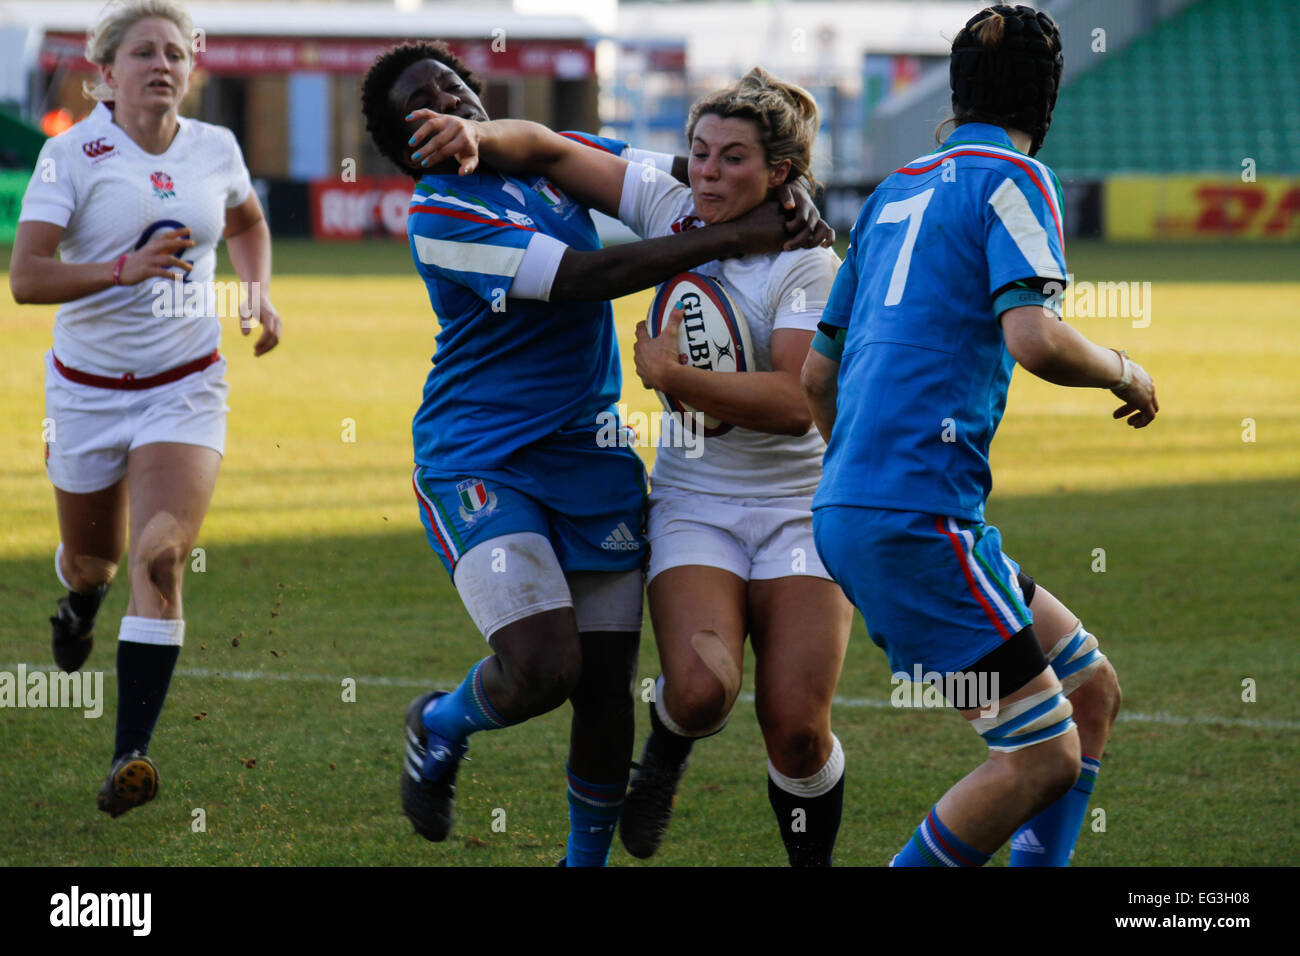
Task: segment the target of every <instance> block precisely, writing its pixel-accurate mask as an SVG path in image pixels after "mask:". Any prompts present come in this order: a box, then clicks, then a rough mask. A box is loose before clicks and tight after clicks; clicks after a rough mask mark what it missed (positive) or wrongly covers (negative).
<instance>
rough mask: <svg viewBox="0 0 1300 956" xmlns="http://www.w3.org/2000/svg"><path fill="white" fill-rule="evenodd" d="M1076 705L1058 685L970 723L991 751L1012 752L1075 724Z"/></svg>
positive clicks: (1059, 734)
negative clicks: (1072, 715)
mask: <svg viewBox="0 0 1300 956" xmlns="http://www.w3.org/2000/svg"><path fill="white" fill-rule="evenodd" d="M1073 713H1074V707H1073V706H1072V705H1071V704H1070V702H1069V701H1068V700H1066V699H1065V695H1064V694H1063V693H1062V692H1061V691H1060V690H1059V689H1055V688H1051V689H1048V690H1042V691H1039V692H1038V693H1037V694H1031V695H1030V696H1028V697H1026V698H1024V699H1023V700H1018V701H1016V702H1015V703H1014V704H1010V705H1008V706H1006V707H1001V708H999V709H998V712H997V713H996V714H995V715H993V716H991V717H976V718H975V719H974V720H972V721H971V722H970V723H971V726H972V727H974V728H975V732H976V733H977V734H979V735H980V736H981V737H983V738H984V742H985V743H986V744H988V748H989V750H996V751H998V752H999V753H1013V752H1015V751H1017V750H1023V749H1024V748H1026V747H1032V746H1033V745H1034V744H1040V743H1042V742H1043V741H1044V740H1051V739H1052V738H1053V737H1059V736H1061V734H1064V733H1066V732H1068V731H1069V729H1070V728H1071V727H1073V726H1074V719H1073V717H1071V714H1073Z"/></svg>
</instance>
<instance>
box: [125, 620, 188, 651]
mask: <svg viewBox="0 0 1300 956" xmlns="http://www.w3.org/2000/svg"><path fill="white" fill-rule="evenodd" d="M117 639H118V640H119V641H132V642H134V643H136V644H164V645H171V646H173V647H180V646H181V645H182V644H184V643H185V619H184V618H176V619H175V620H170V621H162V620H159V619H158V618H156V617H135V616H134V615H130V616H127V617H124V618H122V627H121V629H120V630H119V631H118V632H117Z"/></svg>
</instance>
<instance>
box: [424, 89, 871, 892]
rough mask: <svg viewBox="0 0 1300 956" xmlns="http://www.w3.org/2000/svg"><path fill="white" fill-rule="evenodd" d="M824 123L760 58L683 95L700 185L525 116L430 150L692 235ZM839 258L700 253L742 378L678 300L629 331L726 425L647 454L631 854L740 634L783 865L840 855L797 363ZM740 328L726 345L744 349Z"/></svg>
mask: <svg viewBox="0 0 1300 956" xmlns="http://www.w3.org/2000/svg"><path fill="white" fill-rule="evenodd" d="M816 130H817V106H816V103H815V102H814V101H813V99H812V97H811V96H809V95H808V93H807V92H805V91H804V90H802V89H800V88H799V87H796V86H793V85H790V84H787V83H783V82H781V81H780V80H778V79H776V78H775V77H773V76H771V75H769V74H768V73H766V72H764V71H763V70H762V69H754V70H752V71H751V72H750V73H749V74H747V75H746V76H745V77H744V78H743V79H742V80H740V81H739V82H737V83H736V84H734V85H732V86H730V87H728V88H726V89H723V90H720V91H718V92H716V93H713V94H711V95H709V96H707V97H705V98H704V99H702V100H701V101H699V102H697V103H696V104H695V105H694V107H693V108H692V110H691V113H690V118H689V121H688V126H687V138H688V141H689V146H690V161H689V173H690V186H689V187H687V186H685V185H683V184H681V183H678V182H676V181H674V180H673V179H672V178H670V177H669V176H667V175H665V174H663V173H661V172H657V171H656V170H654V169H651V168H649V167H646V166H640V165H635V164H633V165H627V164H625V163H623V161H622V160H619V159H617V158H616V157H612V156H609V155H606V154H602V153H599V152H597V151H594V150H581V149H580V147H578V146H576V145H575V144H568V143H566V141H565V140H563V139H562V138H561V137H559V136H556V135H555V134H552V133H550V132H549V131H547V130H545V129H544V128H543V127H537V126H535V125H534V124H523V123H513V124H510V123H493V124H473V123H468V124H467V123H460V122H451V123H440V124H438V133H437V135H436V136H435V137H434V138H433V140H431V141H430V147H431V148H432V150H433V156H434V158H435V159H438V158H442V157H449V156H455V157H457V158H458V159H460V160H461V161H462V163H465V164H467V165H471V166H472V163H473V162H474V160H475V159H476V158H477V157H478V156H479V155H481V156H482V157H483V159H484V160H485V161H486V162H491V163H493V164H494V165H496V166H498V167H505V168H514V169H528V170H530V171H532V172H535V173H540V174H542V175H545V176H547V177H548V178H549V179H550V180H552V181H553V182H555V183H556V184H557V185H558V186H559V187H560V188H561V189H565V190H568V191H571V192H573V193H575V194H581V195H586V196H590V197H591V198H592V201H593V203H594V204H598V205H600V206H602V207H605V208H609V209H616V210H617V211H618V215H619V218H621V219H622V220H623V221H624V222H625V223H627V224H628V225H629V226H630V227H631V228H632V229H633V231H634V232H636V233H637V234H638V235H640V236H643V237H656V236H674V237H677V239H678V241H685V240H687V239H689V238H690V236H691V235H692V233H693V232H694V231H696V230H697V229H708V228H714V227H715V226H716V224H718V223H727V222H730V221H733V220H737V219H740V218H741V217H744V216H745V215H746V214H748V213H750V212H751V211H752V210H754V209H756V208H757V207H759V206H761V205H762V204H763V203H764V202H765V201H766V200H768V199H769V198H770V196H771V195H772V193H773V191H774V190H775V189H776V188H777V187H779V186H780V185H781V184H783V183H786V182H792V181H796V180H800V179H806V178H808V177H809V175H810V173H809V168H810V164H811V156H812V145H813V139H814V137H815V135H816ZM838 264H839V260H838V258H837V257H836V256H835V254H834V253H833V252H831V251H830V250H829V249H825V248H812V249H803V250H794V251H777V252H767V253H761V254H749V255H744V256H740V257H737V258H731V259H721V260H717V261H714V262H709V263H707V264H705V265H702V266H700V267H699V268H698V273H699V275H698V276H693V277H684V278H683V277H679V279H678V280H674V283H672V284H670V285H681V287H682V288H683V289H685V288H686V287H687V286H688V285H689V286H690V288H691V289H692V290H694V292H693V293H692V294H695V295H697V296H698V295H702V296H703V298H701V299H700V301H701V302H703V299H704V298H709V299H712V300H713V301H714V303H715V304H714V305H713V306H711V307H710V310H711V312H713V313H715V315H714V317H715V318H716V317H718V316H720V315H722V314H724V313H727V314H730V315H732V316H733V317H734V316H739V317H743V320H744V322H745V323H746V324H747V326H748V334H749V337H750V339H751V342H750V345H751V346H752V355H750V356H748V357H747V361H748V363H749V364H748V365H747V366H746V367H747V368H748V371H747V372H746V373H745V374H739V375H738V374H719V372H718V371H717V370H716V369H712V368H708V367H701V364H700V363H698V362H696V363H692V362H691V354H690V352H688V353H687V354H685V355H684V356H683V350H682V348H681V346H680V342H681V338H680V328H681V323H682V322H683V320H684V319H686V317H687V309H685V308H683V309H682V310H680V311H678V312H677V313H676V314H670V315H669V317H668V318H667V321H666V323H665V324H664V327H663V329H662V332H661V333H660V334H659V335H656V336H652V335H651V334H650V330H649V329H648V328H647V326H646V324H645V323H642V324H641V325H640V326H639V327H638V329H637V342H636V347H635V358H636V367H637V372H638V374H639V375H640V377H641V380H642V381H643V383H644V384H645V385H647V386H648V387H651V388H654V389H656V390H658V391H659V392H660V393H661V394H663V395H665V396H670V397H671V403H672V404H671V405H670V407H674V408H678V407H680V408H681V409H683V410H694V411H698V412H700V413H702V414H703V415H705V416H707V420H706V423H705V424H706V425H707V421H708V420H713V421H714V422H715V425H714V426H713V427H711V428H710V429H709V430H710V431H711V432H713V433H714V434H713V435H712V437H709V438H708V439H706V442H705V446H704V451H703V454H702V455H700V456H699V457H698V458H689V457H688V456H687V455H686V454H685V447H686V445H687V443H686V442H683V441H679V440H676V439H675V436H674V434H673V432H674V431H675V430H677V429H680V428H684V427H692V426H691V423H692V422H693V419H692V418H690V417H687V418H682V417H680V416H671V417H670V418H671V420H670V423H669V426H668V428H669V434H668V436H667V439H666V440H665V441H664V442H662V443H661V447H660V449H659V453H658V457H657V460H656V463H655V469H654V474H653V492H652V494H651V498H650V501H651V510H650V518H649V532H648V533H649V538H650V546H651V555H650V566H649V571H648V577H649V595H650V612H651V616H652V618H653V621H654V629H655V638H656V641H657V642H658V645H659V652H660V657H661V660H662V662H663V669H664V673H663V675H662V677H661V678H660V680H659V683H658V688H657V692H656V694H655V700H654V702H653V704H652V705H651V710H650V720H651V725H652V732H651V734H650V738H649V740H648V741H647V743H646V746H645V751H644V753H643V755H642V757H641V761H640V765H639V768H638V770H637V773H636V774H635V775H634V776H633V778H632V782H631V787H630V790H629V792H628V797H627V802H626V805H625V806H624V809H623V818H622V825H621V833H622V836H623V842H624V845H625V846H626V847H627V849H628V851H629V852H630V853H632V854H633V855H635V856H639V857H649V856H650V855H652V854H653V853H654V852H655V850H656V849H657V848H658V846H659V844H660V842H661V841H662V839H663V836H664V833H665V832H666V829H667V825H668V821H669V818H670V815H671V812H672V801H673V795H674V792H675V790H676V786H677V783H678V781H679V780H680V778H681V775H682V773H683V771H684V770H685V766H686V761H687V757H688V755H689V753H690V751H691V747H692V745H693V744H694V742H695V741H696V740H698V739H700V738H702V737H707V736H710V735H711V734H714V733H717V732H718V731H720V730H721V729H722V727H723V726H724V725H725V723H726V721H727V718H728V716H729V714H730V713H731V708H732V706H733V705H734V704H735V701H736V698H737V696H738V695H739V693H740V687H741V668H742V655H743V649H744V644H745V638H746V636H747V635H749V636H751V637H752V638H753V643H754V652H755V655H756V662H757V668H756V687H755V696H756V701H757V710H758V718H759V723H760V726H761V727H762V730H763V735H764V739H765V741H766V744H767V753H768V758H769V759H768V795H769V798H770V802H771V805H772V809H773V811H774V812H775V814H776V818H777V823H778V826H779V829H780V833H781V837H782V840H783V841H784V843H785V847H786V851H787V855H788V858H789V861H790V863H791V864H792V865H795V866H827V865H830V863H831V854H832V850H833V848H834V842H835V837H836V834H837V832H838V829H839V821H840V812H841V807H842V805H843V795H844V752H843V749H842V748H841V746H840V744H839V741H838V740H837V739H836V738H835V736H834V734H832V733H831V727H830V707H831V698H832V696H833V693H834V690H835V684H836V682H837V680H838V678H839V673H840V667H841V665H842V663H843V659H844V651H845V647H846V645H847V642H848V635H849V625H850V622H851V618H852V607H851V606H850V604H849V602H848V601H847V600H846V599H845V597H844V595H843V593H842V592H841V591H840V589H839V587H838V586H836V585H835V583H834V582H833V581H831V579H830V576H829V575H828V574H827V572H826V570H825V568H823V567H822V564H821V562H820V560H819V558H818V556H817V551H816V548H815V546H814V543H813V536H812V512H811V501H812V494H813V491H814V490H815V489H816V487H817V483H818V480H819V479H820V477H821V458H822V453H823V451H824V448H825V445H824V444H823V442H822V439H821V436H820V435H819V434H818V433H817V431H816V429H814V428H812V418H811V414H810V412H809V409H808V406H807V404H806V403H805V401H804V398H803V395H802V393H801V391H800V387H799V372H800V369H801V368H802V366H803V363H804V359H805V357H806V355H807V354H808V350H809V346H810V344H811V342H812V339H813V335H814V333H815V332H816V329H817V323H818V319H819V318H820V315H821V309H822V306H823V305H824V304H825V302H826V299H827V296H828V295H829V292H830V288H831V284H832V282H833V281H834V278H835V271H836V268H837V266H838ZM701 277H702V278H701ZM670 293H671V289H670ZM704 293H708V294H707V295H705V294H704ZM671 298H672V295H671V294H670V295H669V299H671ZM683 305H690V303H686V302H684V303H683ZM653 318H654V319H655V321H656V322H660V321H663V318H664V317H663V315H662V314H658V315H656V316H653ZM691 321H693V319H692V320H691ZM692 334H694V332H692ZM742 338H743V337H742V336H740V335H739V334H737V335H736V336H735V340H734V341H729V342H723V343H722V347H723V349H724V350H727V349H729V350H731V351H732V354H731V356H730V357H731V359H732V360H733V361H734V359H735V354H734V350H735V348H736V346H737V344H738V343H739V342H740V341H741V340H742ZM717 344H718V343H714V347H715V348H716V346H717ZM691 351H693V349H692V350H691ZM700 354H701V355H703V352H701V353H700ZM683 358H684V359H685V362H683ZM724 426H730V427H729V428H727V427H724Z"/></svg>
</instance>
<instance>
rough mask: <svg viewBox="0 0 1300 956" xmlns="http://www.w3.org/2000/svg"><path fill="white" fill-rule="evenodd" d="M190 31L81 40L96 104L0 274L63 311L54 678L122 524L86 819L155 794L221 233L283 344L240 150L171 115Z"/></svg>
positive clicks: (216, 366)
mask: <svg viewBox="0 0 1300 956" xmlns="http://www.w3.org/2000/svg"><path fill="white" fill-rule="evenodd" d="M192 29H193V26H192V23H191V21H190V17H189V15H188V14H187V13H185V11H184V10H182V9H181V8H180V7H179V6H177V5H176V4H174V3H170V2H167V0H130V2H124V3H117V4H112V5H110V6H109V7H108V8H107V9H106V11H105V13H104V15H103V17H102V18H101V20H100V22H99V23H98V24H97V25H96V26H95V28H94V29H93V30H91V31H90V33H89V36H88V37H87V41H86V58H87V59H88V60H90V62H91V63H93V64H95V65H96V66H98V67H99V70H100V79H101V82H100V84H99V86H98V87H97V88H96V89H95V90H93V91H92V95H93V96H95V97H96V98H97V99H99V100H101V102H100V103H99V105H98V106H96V107H95V109H94V110H93V111H92V112H91V114H90V115H89V116H88V117H87V118H86V119H84V120H82V121H81V122H80V123H78V124H77V125H76V126H74V127H72V129H70V130H68V131H67V132H65V133H63V134H61V135H59V136H56V137H54V138H53V139H51V140H49V141H48V142H47V143H46V144H45V146H44V147H43V149H42V151H41V157H40V160H39V161H38V163H37V167H36V172H35V173H34V174H33V176H32V181H31V185H29V186H28V188H27V194H26V196H25V197H24V199H23V209H22V213H21V214H20V215H19V223H18V232H17V236H16V237H15V241H14V248H13V260H12V264H11V266H10V274H9V275H10V278H9V283H10V287H11V288H12V290H13V294H14V298H15V300H17V301H18V302H22V303H61V305H60V307H59V311H58V313H57V315H56V317H55V322H54V348H53V349H52V350H51V351H50V353H49V354H48V356H47V361H46V372H45V402H46V416H47V417H48V418H49V419H50V420H51V422H52V425H53V429H54V431H53V434H48V435H47V445H46V466H47V470H48V472H49V477H50V481H51V483H53V485H54V496H55V500H56V502H57V505H58V515H59V534H60V544H59V549H58V552H57V555H56V557H55V569H56V573H57V574H58V576H59V580H60V581H61V582H62V583H63V585H64V586H65V587H66V588H67V589H68V595H67V597H65V598H63V599H61V600H60V601H59V604H58V611H57V613H56V615H55V617H54V618H52V624H53V644H54V660H55V663H57V664H58V666H59V667H60V668H61V669H63V670H65V671H75V670H77V669H78V668H80V667H81V665H82V664H83V663H84V662H85V660H86V658H87V656H88V655H89V654H90V652H91V646H92V632H93V628H94V622H95V615H96V612H97V611H98V610H99V605H100V602H101V601H102V600H103V597H104V593H105V591H107V589H108V585H109V582H110V581H112V579H113V576H114V575H115V573H116V572H117V566H118V563H119V562H120V561H121V560H122V552H123V549H124V547H125V545H126V534H127V528H128V525H129V527H130V534H131V600H130V603H129V605H128V606H127V611H126V616H125V617H123V618H122V623H121V630H120V631H119V632H118V644H117V676H118V711H117V735H116V742H115V745H114V751H113V765H112V770H111V771H110V773H109V776H108V779H107V780H106V781H105V782H104V785H103V788H102V789H101V790H100V793H99V808H100V809H101V810H104V811H106V812H107V813H109V814H110V815H111V816H114V817H116V816H119V815H121V814H122V813H125V812H126V811H127V810H130V809H131V808H132V807H135V806H138V805H140V804H141V803H144V802H146V801H148V800H151V799H153V797H154V795H155V794H156V793H157V792H158V768H157V766H156V765H155V764H154V762H153V761H152V760H151V759H150V757H149V756H148V755H147V750H148V747H149V740H150V737H151V736H152V734H153V729H154V725H155V724H156V723H157V720H158V716H159V714H160V713H161V711H162V706H163V700H164V698H165V697H166V695H167V688H168V684H169V683H170V681H171V676H172V670H173V668H174V667H175V664H176V659H177V656H178V654H179V653H180V648H181V645H182V644H183V643H184V640H185V619H184V616H183V611H182V606H181V579H182V576H183V574H184V571H185V566H186V563H187V562H188V560H189V556H190V548H191V547H192V546H193V544H194V541H195V539H196V538H197V537H198V533H199V527H200V525H201V524H202V522H203V517H204V514H205V513H206V512H207V509H208V503H209V501H211V499H212V491H213V487H214V485H215V483H216V480H217V470H218V467H219V466H220V464H221V457H222V454H223V452H224V448H225V437H226V412H227V411H228V409H227V408H226V393H227V386H226V382H225V369H226V362H225V359H223V358H222V357H221V356H220V354H219V353H218V352H217V345H218V343H219V341H220V339H221V326H220V322H219V316H218V315H217V314H216V310H215V301H216V300H215V297H213V296H210V295H206V294H203V295H191V294H190V291H191V290H203V291H212V290H211V286H210V283H211V281H212V277H213V272H214V270H215V267H216V246H217V243H218V242H219V241H220V240H221V239H222V238H223V237H224V238H225V240H226V246H227V249H228V250H229V252H230V259H231V262H232V264H233V265H234V267H235V270H236V272H237V273H238V274H239V277H240V279H241V280H243V281H244V289H245V297H244V298H243V301H242V302H241V306H240V307H241V318H243V320H244V321H242V322H241V327H242V331H243V332H244V334H245V335H247V334H248V333H249V331H250V330H251V329H252V328H253V326H254V325H255V324H256V322H255V321H253V317H254V316H255V315H256V316H259V317H260V320H261V323H262V333H261V335H260V337H259V338H258V341H257V344H256V346H255V347H254V354H255V355H264V354H266V353H267V352H268V351H270V350H271V349H273V348H274V347H275V345H276V343H277V342H278V341H279V338H280V317H279V316H278V315H277V314H276V312H275V309H274V307H273V306H272V305H271V301H270V298H269V294H270V280H271V234H270V230H269V229H268V228H267V225H266V220H265V218H264V217H263V215H262V208H261V206H260V204H259V203H258V201H257V196H256V195H255V194H254V193H253V187H252V183H251V181H250V180H249V176H248V170H247V169H246V168H245V167H244V160H243V157H242V155H241V154H240V150H239V144H238V143H236V142H235V137H234V136H233V135H232V134H231V132H230V131H229V130H227V129H223V128H221V127H219V126H211V125H209V124H207V123H200V122H198V121H197V120H192V119H182V118H181V117H180V116H179V109H180V105H181V100H182V99H183V98H184V96H185V94H186V92H187V91H188V90H189V81H190V74H191V71H192V69H193V67H194V54H193V51H192V49H191V31H192ZM56 253H57V255H56ZM181 286H183V287H184V288H185V290H186V291H185V293H184V294H183V295H180V296H177V295H175V289H176V288H178V287H181ZM178 300H180V301H178ZM182 302H184V303H185V304H184V305H182V304H181V303H182ZM191 304H193V307H191ZM160 306H164V308H159V307H160Z"/></svg>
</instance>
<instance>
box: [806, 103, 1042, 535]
mask: <svg viewBox="0 0 1300 956" xmlns="http://www.w3.org/2000/svg"><path fill="white" fill-rule="evenodd" d="M1061 207H1062V197H1061V191H1060V185H1059V183H1058V182H1057V180H1056V177H1055V175H1054V174H1053V173H1052V171H1051V170H1050V169H1049V168H1048V167H1047V166H1045V165H1044V164H1043V163H1041V162H1039V161H1038V160H1036V159H1032V158H1030V157H1029V156H1026V155H1025V154H1024V153H1021V152H1019V151H1018V150H1016V149H1015V148H1014V147H1013V146H1012V145H1011V140H1010V137H1008V136H1007V134H1006V132H1005V131H1004V130H1002V129H1001V128H999V127H997V126H990V125H986V124H982V123H969V124H966V125H964V126H959V127H958V128H957V129H956V130H954V132H953V133H952V135H951V136H949V137H948V139H947V141H946V142H945V143H944V144H943V146H942V148H941V149H940V150H939V151H938V152H936V153H932V154H930V155H928V156H922V157H921V158H919V159H917V160H914V161H913V162H911V163H909V164H908V165H906V166H904V167H903V168H902V169H900V170H898V171H897V172H895V173H893V174H892V175H891V176H889V178H887V179H886V180H885V181H884V182H883V183H881V184H880V186H878V187H877V188H876V190H875V192H873V193H872V194H871V196H870V197H869V198H868V199H867V202H866V204H865V205H864V206H863V208H862V212H861V214H860V215H859V217H858V220H857V223H856V224H855V225H854V227H853V233H852V244H851V246H850V249H849V252H848V255H847V258H846V259H845V262H844V265H843V266H842V267H841V268H840V271H839V274H838V275H837V276H836V280H835V285H834V287H833V288H832V290H831V295H830V301H829V302H828V303H827V305H826V309H825V311H824V312H823V314H822V321H824V322H826V323H828V324H830V325H834V326H837V327H840V328H847V329H848V334H847V338H846V340H845V344H844V354H843V358H842V364H841V366H840V371H839V397H838V410H837V414H836V420H835V428H834V430H833V432H832V434H831V441H830V444H829V446H828V448H827V451H826V457H825V461H824V465H823V477H822V482H821V485H820V487H819V488H818V491H817V495H816V497H815V499H814V502H813V507H814V508H818V507H825V506H827V505H856V506H862V507H872V508H889V509H894V510H899V511H918V512H924V513H927V514H939V515H948V516H951V517H955V518H964V519H966V520H970V521H982V520H983V517H984V502H985V501H986V500H987V498H988V495H989V492H990V490H991V489H992V486H993V479H992V474H991V473H990V471H989V462H988V456H989V445H990V443H991V442H992V440H993V434H994V432H995V431H996V430H997V427H998V423H999V422H1000V421H1001V420H1002V412H1003V409H1004V408H1005V406H1006V400H1007V388H1008V386H1009V385H1010V382H1011V370H1012V367H1013V366H1014V364H1015V361H1014V359H1012V357H1011V355H1010V353H1009V352H1008V351H1007V348H1006V343H1005V341H1004V339H1003V336H1002V327H1001V324H1000V323H999V321H998V316H997V315H994V313H993V296H994V293H996V292H998V291H1000V290H1001V289H1003V288H1004V287H1005V286H1008V285H1010V284H1012V283H1015V282H1017V281H1022V280H1031V279H1034V278H1035V277H1037V278H1039V279H1043V280H1049V281H1055V282H1057V283H1059V284H1060V285H1061V286H1064V284H1065V281H1066V269H1065V254H1064V251H1063V246H1064V237H1063V233H1062V221H1061Z"/></svg>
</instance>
